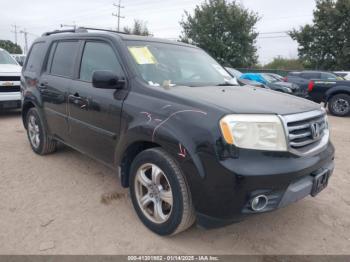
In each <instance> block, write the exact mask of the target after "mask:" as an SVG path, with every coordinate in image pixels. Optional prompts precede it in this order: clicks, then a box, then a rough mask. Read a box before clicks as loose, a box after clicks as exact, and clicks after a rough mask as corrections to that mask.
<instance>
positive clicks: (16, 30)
mask: <svg viewBox="0 0 350 262" xmlns="http://www.w3.org/2000/svg"><path fill="white" fill-rule="evenodd" d="M11 26H12V27H13V28H14V30H13V31H11V32H12V33H14V34H15V44H16V45H17V33H18V26H17V25H16V24H14V25H11Z"/></svg>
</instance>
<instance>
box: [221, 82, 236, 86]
mask: <svg viewBox="0 0 350 262" xmlns="http://www.w3.org/2000/svg"><path fill="white" fill-rule="evenodd" d="M216 86H239V85H236V84H233V83H228V82H225V83H221V84H218V85H216Z"/></svg>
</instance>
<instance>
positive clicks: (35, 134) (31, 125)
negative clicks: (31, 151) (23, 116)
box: [28, 115, 40, 149]
mask: <svg viewBox="0 0 350 262" xmlns="http://www.w3.org/2000/svg"><path fill="white" fill-rule="evenodd" d="M28 133H29V139H30V143H31V144H32V146H33V147H34V148H36V149H37V148H39V146H40V128H39V125H38V123H37V119H36V117H35V116H34V115H30V116H29V121H28Z"/></svg>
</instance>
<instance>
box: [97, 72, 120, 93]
mask: <svg viewBox="0 0 350 262" xmlns="http://www.w3.org/2000/svg"><path fill="white" fill-rule="evenodd" d="M92 85H93V87H95V88H100V89H123V88H124V87H125V80H124V79H121V78H119V77H118V76H117V75H116V74H115V73H114V72H112V71H107V70H100V71H95V72H94V73H93V75H92Z"/></svg>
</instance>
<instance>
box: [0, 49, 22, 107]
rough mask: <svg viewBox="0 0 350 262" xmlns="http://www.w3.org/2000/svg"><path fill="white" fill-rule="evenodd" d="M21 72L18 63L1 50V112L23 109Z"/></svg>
mask: <svg viewBox="0 0 350 262" xmlns="http://www.w3.org/2000/svg"><path fill="white" fill-rule="evenodd" d="M21 70H22V67H21V66H20V65H19V64H18V63H17V61H16V60H15V59H14V58H13V57H12V56H11V55H10V54H9V53H8V52H7V51H5V50H3V49H1V48H0V110H1V109H16V108H20V107H21V92H20V91H21V90H20V89H21V87H20V79H21Z"/></svg>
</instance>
